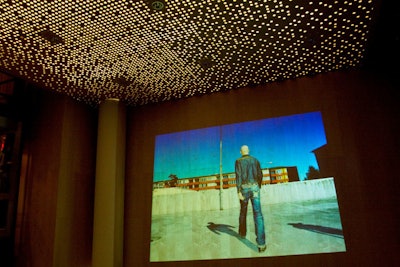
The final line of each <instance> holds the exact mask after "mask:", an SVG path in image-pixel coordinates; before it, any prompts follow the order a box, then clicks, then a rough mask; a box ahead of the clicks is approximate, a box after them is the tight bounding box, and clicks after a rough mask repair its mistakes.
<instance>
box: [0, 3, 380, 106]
mask: <svg viewBox="0 0 400 267" xmlns="http://www.w3.org/2000/svg"><path fill="white" fill-rule="evenodd" d="M378 8H379V6H378V3H377V1H372V0H340V1H339V0H306V1H305V0H264V1H260V0H241V1H239V0H227V1H221V0H202V1H188V0H168V1H167V0H161V1H159V0H157V1H146V0H142V1H132V0H130V1H129V0H128V1H126V0H63V1H61V0H46V1H45V0H41V1H39V0H15V1H13V0H7V1H2V2H1V3H0V14H1V16H0V32H1V37H0V69H1V70H2V71H3V72H5V73H7V74H8V75H11V76H15V77H20V78H23V79H24V80H26V81H28V82H30V83H33V84H36V85H38V86H40V87H43V88H46V89H49V90H55V91H58V92H61V93H63V94H67V95H69V96H71V97H73V98H75V99H78V100H80V101H84V102H86V103H89V104H95V105H96V104H98V103H100V102H101V101H102V100H104V99H107V98H118V99H121V100H123V101H125V102H126V103H127V105H131V106H138V105H145V104H150V103H156V102H162V101H168V100H173V99H180V98H186V97H191V96H195V95H201V94H207V93H212V92H218V91H225V90H232V89H236V88H240V87H244V86H254V85H259V84H265V83H270V82H274V81H283V80H286V79H293V78H298V77H303V76H308V75H316V74H318V73H325V72H330V71H336V70H342V69H348V68H357V67H359V66H360V65H361V64H362V62H363V59H364V57H365V54H366V49H367V44H368V41H369V37H370V32H371V29H373V26H374V23H375V22H376V17H377V9H378ZM2 77H3V78H4V77H6V78H5V79H9V76H2ZM7 77H8V78H7Z"/></svg>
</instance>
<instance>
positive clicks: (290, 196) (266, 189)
mask: <svg viewBox="0 0 400 267" xmlns="http://www.w3.org/2000/svg"><path fill="white" fill-rule="evenodd" d="M219 195H220V193H219V190H206V191H193V190H189V189H181V188H163V189H155V190H154V191H153V208H152V214H153V215H161V214H173V213H181V212H192V211H207V210H219V209H220V200H219ZM326 198H336V189H335V184H334V181H333V178H332V177H330V178H323V179H315V180H308V181H299V182H291V183H283V184H270V185H264V186H262V188H261V201H262V203H264V204H279V203H285V202H295V201H307V200H317V199H326ZM222 207H223V209H230V208H238V207H239V200H238V198H237V193H236V188H230V189H225V190H223V191H222Z"/></svg>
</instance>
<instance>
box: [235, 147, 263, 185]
mask: <svg viewBox="0 0 400 267" xmlns="http://www.w3.org/2000/svg"><path fill="white" fill-rule="evenodd" d="M235 173H236V187H237V191H238V192H241V190H242V185H250V184H258V186H261V182H262V178H263V174H262V171H261V167H260V162H259V161H258V160H257V159H256V158H254V157H252V156H250V155H243V156H242V157H241V158H238V159H237V160H236V162H235Z"/></svg>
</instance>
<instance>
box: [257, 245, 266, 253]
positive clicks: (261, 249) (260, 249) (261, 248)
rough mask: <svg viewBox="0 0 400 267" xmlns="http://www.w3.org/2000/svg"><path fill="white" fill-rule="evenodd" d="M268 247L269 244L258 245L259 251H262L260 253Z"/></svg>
mask: <svg viewBox="0 0 400 267" xmlns="http://www.w3.org/2000/svg"><path fill="white" fill-rule="evenodd" d="M266 249H267V245H264V246H261V247H258V252H260V253H261V252H264V251H265V250H266Z"/></svg>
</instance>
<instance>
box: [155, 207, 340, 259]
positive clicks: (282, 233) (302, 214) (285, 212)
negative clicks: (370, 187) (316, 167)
mask: <svg viewBox="0 0 400 267" xmlns="http://www.w3.org/2000/svg"><path fill="white" fill-rule="evenodd" d="M263 214H264V221H265V229H266V235H267V246H268V247H267V250H266V251H265V252H263V253H259V252H258V249H257V245H256V242H255V233H254V223H253V216H252V211H251V206H250V205H249V213H248V216H247V225H248V233H247V237H246V239H242V238H240V237H239V236H238V234H237V230H238V217H239V210H238V209H229V210H222V211H219V210H218V211H207V212H205V211H204V212H197V213H181V214H171V215H157V216H153V218H152V236H151V238H152V242H151V248H150V261H152V262H155V261H181V260H206V259H227V258H250V257H271V256H283V255H299V254H309V253H313V254H315V253H330V252H343V251H345V250H346V247H345V240H344V237H343V234H342V225H341V221H340V214H339V208H338V205H337V201H336V199H325V200H318V201H303V202H292V203H285V204H273V205H264V206H263Z"/></svg>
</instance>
